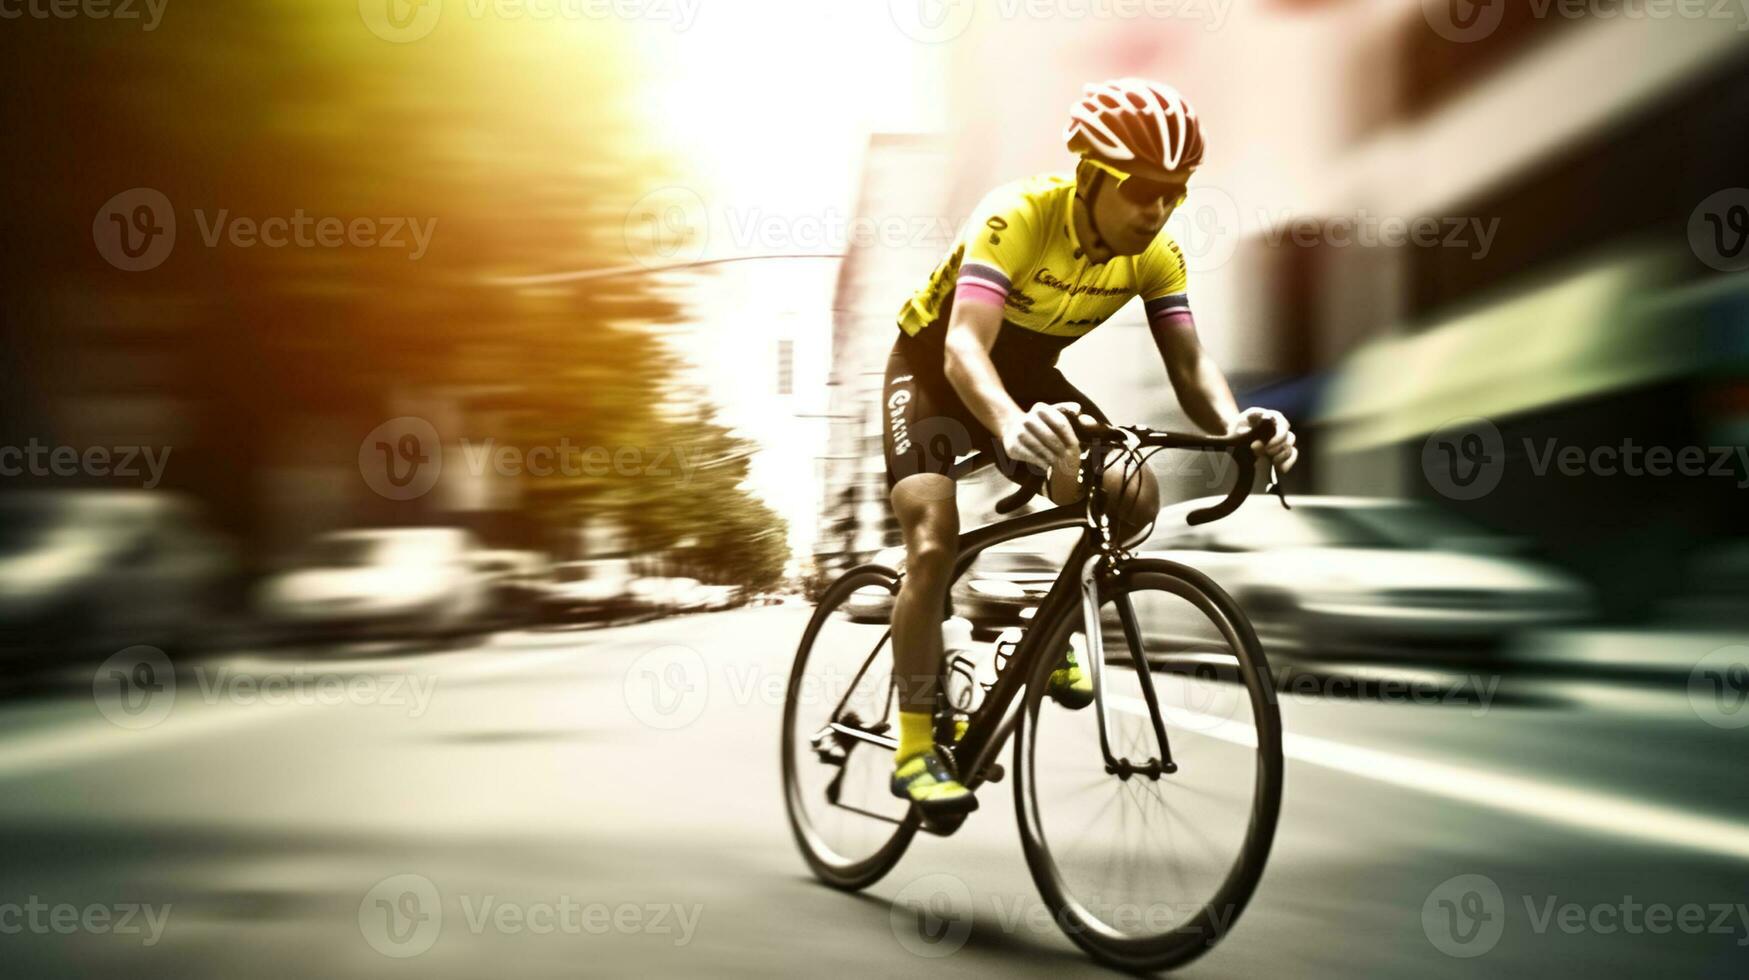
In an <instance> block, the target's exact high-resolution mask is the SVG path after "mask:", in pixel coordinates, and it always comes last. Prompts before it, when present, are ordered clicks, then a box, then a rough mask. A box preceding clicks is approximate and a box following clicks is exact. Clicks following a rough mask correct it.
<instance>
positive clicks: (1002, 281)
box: [959, 262, 1013, 297]
mask: <svg viewBox="0 0 1749 980" xmlns="http://www.w3.org/2000/svg"><path fill="white" fill-rule="evenodd" d="M967 279H978V280H982V281H984V282H988V283H990V284H992V285H994V286H995V287H996V288H997V289H1000V290H1001V291H1002V295H1003V296H1005V297H1006V296H1007V295H1008V290H1009V288H1010V287H1011V286H1013V283H1011V282H1009V280H1008V277H1007V276H1005V275H1003V274H1002V270H1001V269H998V268H996V267H995V266H989V265H985V264H983V263H982V262H967V263H965V264H964V265H962V266H960V275H959V282H960V283H962V284H963V283H964V282H965V281H966V280H967Z"/></svg>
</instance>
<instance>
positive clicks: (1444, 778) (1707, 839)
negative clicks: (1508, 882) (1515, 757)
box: [1110, 695, 1749, 860]
mask: <svg viewBox="0 0 1749 980" xmlns="http://www.w3.org/2000/svg"><path fill="white" fill-rule="evenodd" d="M1110 702H1111V706H1112V707H1113V708H1116V709H1117V710H1119V711H1122V712H1125V713H1127V714H1132V715H1140V716H1142V717H1147V714H1148V706H1147V704H1146V703H1144V702H1143V701H1142V700H1141V699H1140V698H1135V697H1129V696H1127V695H1112V696H1111V697H1110ZM1168 711H1169V713H1171V714H1173V715H1177V716H1179V717H1182V718H1185V720H1186V721H1187V722H1189V724H1188V726H1187V727H1188V728H1190V729H1191V731H1192V732H1193V733H1194V734H1197V735H1207V736H1210V737H1212V738H1218V739H1221V740H1222V741H1225V742H1231V743H1233V744H1235V745H1243V746H1246V747H1248V748H1255V747H1256V746H1257V737H1256V732H1255V731H1254V730H1253V729H1252V728H1251V727H1250V726H1249V725H1242V724H1239V723H1237V722H1234V721H1233V720H1231V719H1228V718H1221V717H1217V716H1214V715H1206V714H1202V713H1201V712H1197V711H1191V710H1189V709H1187V708H1180V707H1169V708H1168ZM1281 743H1282V744H1281V750H1282V754H1283V755H1285V756H1286V757H1288V758H1290V759H1294V760H1296V761H1299V762H1304V763H1307V764H1309V765H1314V766H1320V767H1323V768H1325V769H1333V770H1335V771H1337V772H1343V773H1348V774H1349V775H1352V776H1359V777H1361V778H1363V779H1370V780H1372V781H1374V782H1379V783H1386V784H1389V785H1392V786H1401V787H1403V788H1405V789H1413V790H1419V791H1421V792H1423V793H1428V794H1432V795H1434V796H1443V797H1446V798H1448V799H1454V800H1461V801H1463V802H1465V803H1471V804H1474V805H1477V806H1483V807H1488V808H1490V809H1494V810H1502V811H1505V812H1507V813H1513V814H1517V815H1519V816H1524V817H1530V818H1532V819H1535V820H1540V821H1543V822H1545V823H1551V824H1556V825H1558V826H1564V827H1574V828H1577V829H1580V830H1586V831H1591V832H1593V833H1598V834H1605V835H1609V836H1614V837H1624V838H1629V839H1632V840H1635V841H1639V842H1642V843H1648V844H1653V845H1659V846H1664V847H1675V848H1681V849H1685V850H1693V851H1701V852H1704V853H1707V854H1714V855H1724V856H1726V857H1732V858H1737V859H1739V860H1749V826H1745V825H1744V824H1741V823H1736V822H1733V821H1729V820H1720V819H1716V818H1712V817H1706V816H1699V815H1696V814H1692V813H1688V812H1686V811H1683V810H1678V809H1674V808H1671V807H1665V806H1658V805H1656V804H1652V803H1643V802H1640V801H1638V800H1633V799H1628V798H1625V797H1620V796H1611V795H1609V794H1607V793H1600V792H1596V791H1593V790H1586V789H1578V788H1575V787H1570V786H1559V785H1556V784H1553V783H1550V782H1548V781H1547V780H1542V779H1527V778H1524V777H1521V776H1510V775H1505V774H1502V773H1494V772H1487V771H1485V770H1480V769H1470V768H1466V767H1463V766H1454V765H1449V764H1446V763H1442V762H1432V761H1429V760H1426V759H1417V758H1415V757H1413V756H1406V755H1397V754H1394V753H1391V752H1381V751H1378V750H1377V749H1366V748H1361V747H1359V746H1357V745H1348V744H1346V743H1343V742H1333V741H1331V740H1329V739H1325V738H1317V737H1315V736H1311V735H1295V734H1292V733H1283V734H1282V739H1281Z"/></svg>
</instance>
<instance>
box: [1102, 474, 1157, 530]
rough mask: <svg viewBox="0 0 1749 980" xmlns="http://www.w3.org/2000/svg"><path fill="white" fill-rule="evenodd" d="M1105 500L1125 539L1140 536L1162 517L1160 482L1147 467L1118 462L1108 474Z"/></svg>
mask: <svg viewBox="0 0 1749 980" xmlns="http://www.w3.org/2000/svg"><path fill="white" fill-rule="evenodd" d="M1105 499H1106V501H1107V502H1108V505H1109V509H1110V513H1111V515H1112V516H1113V517H1114V518H1115V519H1116V520H1117V522H1118V527H1119V529H1120V531H1121V533H1122V535H1123V536H1124V537H1125V538H1126V539H1127V538H1131V537H1135V536H1139V535H1140V534H1141V533H1142V532H1143V531H1145V530H1147V528H1148V525H1149V523H1151V522H1152V521H1153V520H1154V518H1155V517H1156V516H1158V515H1159V513H1160V482H1159V481H1158V480H1156V479H1155V478H1154V474H1153V473H1152V472H1151V471H1150V470H1149V469H1148V468H1147V467H1145V466H1138V465H1136V464H1134V463H1129V462H1126V461H1123V460H1114V461H1113V462H1112V464H1111V465H1110V466H1108V467H1106V470H1105ZM1125 543H1127V544H1133V543H1134V542H1133V541H1126V542H1125Z"/></svg>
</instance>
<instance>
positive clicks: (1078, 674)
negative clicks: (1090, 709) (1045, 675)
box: [1049, 647, 1093, 711]
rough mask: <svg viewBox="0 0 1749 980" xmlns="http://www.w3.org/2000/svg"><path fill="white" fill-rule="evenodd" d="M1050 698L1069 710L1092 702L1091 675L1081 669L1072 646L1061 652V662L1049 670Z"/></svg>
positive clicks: (1074, 709) (1077, 708)
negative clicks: (1066, 651)
mask: <svg viewBox="0 0 1749 980" xmlns="http://www.w3.org/2000/svg"><path fill="white" fill-rule="evenodd" d="M1049 691H1050V695H1051V700H1052V701H1055V702H1057V703H1058V704H1060V705H1062V706H1063V707H1065V708H1068V709H1069V710H1070V711H1080V710H1081V709H1082V708H1085V707H1087V706H1088V705H1090V704H1092V703H1093V675H1092V674H1089V673H1088V672H1086V671H1085V670H1082V669H1081V664H1080V663H1079V662H1078V661H1077V660H1076V658H1075V650H1074V648H1073V647H1071V648H1070V649H1069V652H1068V653H1065V654H1063V660H1062V663H1060V664H1059V665H1058V666H1057V669H1056V670H1053V671H1051V683H1050V688H1049Z"/></svg>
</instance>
